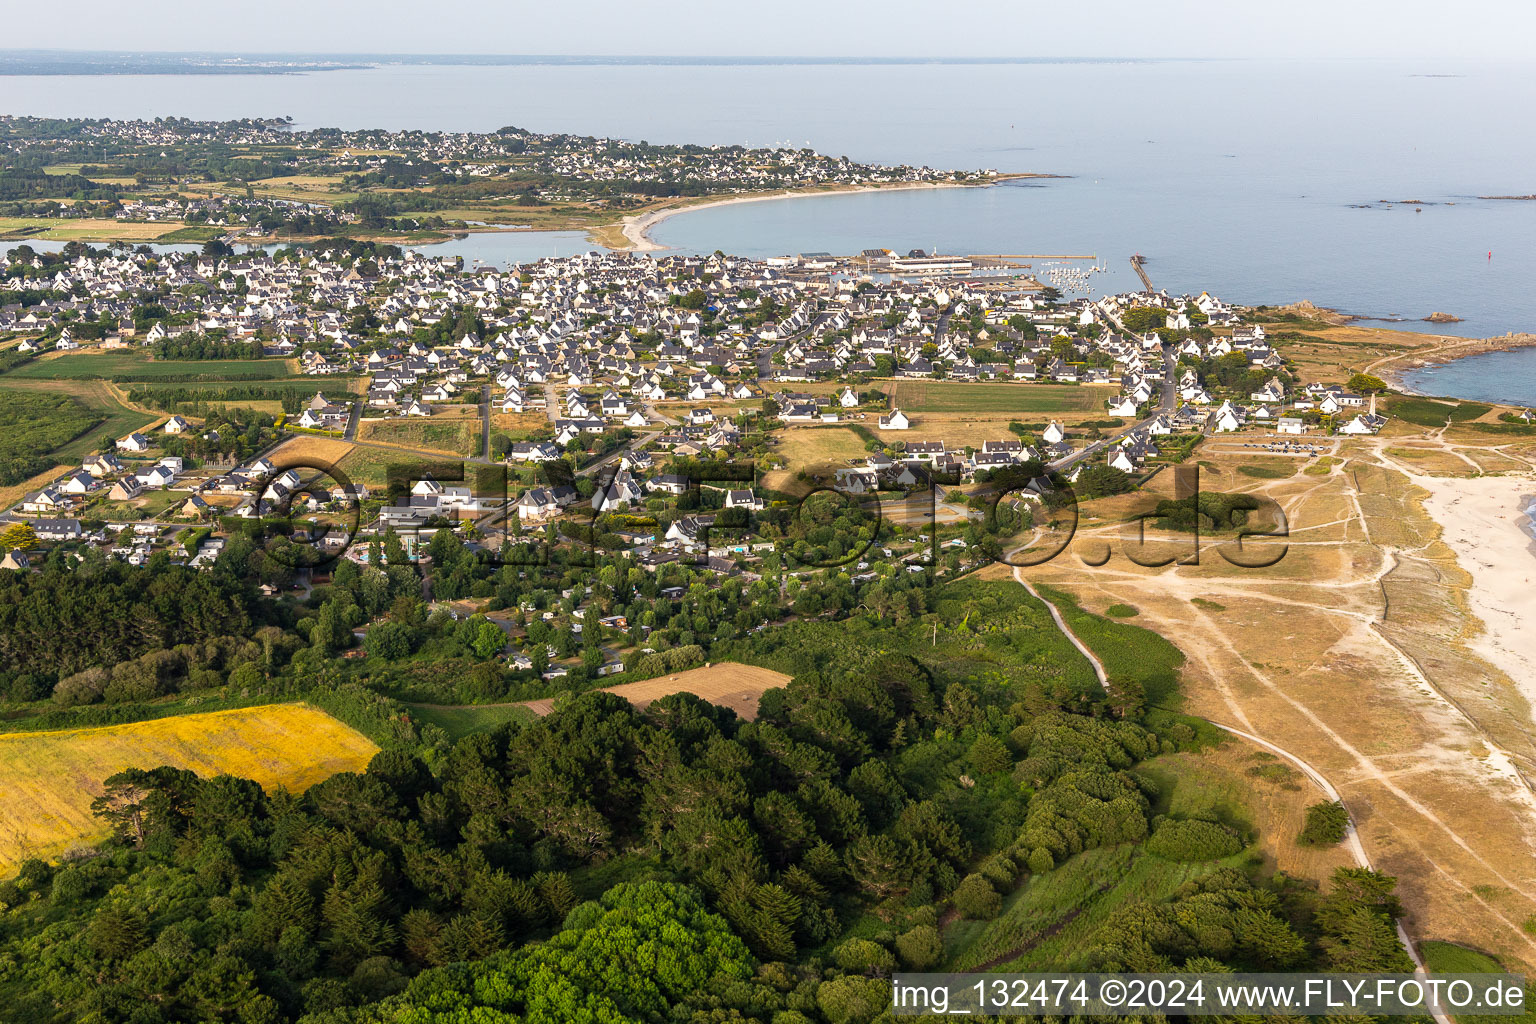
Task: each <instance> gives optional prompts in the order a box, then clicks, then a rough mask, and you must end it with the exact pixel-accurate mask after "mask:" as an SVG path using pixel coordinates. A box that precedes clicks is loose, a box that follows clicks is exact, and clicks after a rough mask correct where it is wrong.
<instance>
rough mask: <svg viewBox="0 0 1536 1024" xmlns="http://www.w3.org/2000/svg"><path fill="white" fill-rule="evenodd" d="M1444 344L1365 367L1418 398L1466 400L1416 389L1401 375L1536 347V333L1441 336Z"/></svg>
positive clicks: (1497, 403) (1512, 332) (1396, 388)
mask: <svg viewBox="0 0 1536 1024" xmlns="http://www.w3.org/2000/svg"><path fill="white" fill-rule="evenodd" d="M1441 337H1442V339H1443V340H1444V344H1440V345H1435V346H1431V347H1428V348H1426V349H1424V350H1422V351H1418V352H1404V353H1403V354H1402V355H1396V356H1389V357H1388V358H1387V359H1385V360H1383V361H1381V362H1378V363H1376V364H1373V366H1370V367H1367V368H1366V370H1365V372H1366V373H1372V374H1375V375H1376V376H1378V377H1380V378H1381V379H1382V380H1384V381H1386V382H1387V384H1388V385H1389V386H1390V387H1392V389H1393V390H1395V391H1399V392H1401V393H1403V394H1405V395H1414V396H1416V397H1420V398H1452V399H1453V400H1454V401H1458V402H1467V401H1472V399H1467V398H1454V396H1450V395H1431V394H1429V393H1428V392H1425V391H1421V390H1419V389H1418V388H1414V387H1411V386H1410V385H1408V384H1407V383H1405V382H1404V380H1403V375H1404V374H1405V373H1409V372H1411V371H1413V370H1420V369H1423V368H1425V367H1428V366H1448V365H1450V364H1451V363H1454V362H1456V361H1457V360H1459V359H1466V358H1467V357H1469V356H1477V355H1485V354H1487V353H1489V352H1509V351H1513V350H1514V349H1518V348H1530V347H1532V346H1536V334H1526V333H1524V332H1520V333H1517V332H1514V331H1510V332H1509V333H1507V334H1504V335H1502V336H1500V337H1496V338H1450V337H1446V336H1444V335H1441ZM1493 404H1495V405H1509V404H1511V403H1509V402H1495V403H1493Z"/></svg>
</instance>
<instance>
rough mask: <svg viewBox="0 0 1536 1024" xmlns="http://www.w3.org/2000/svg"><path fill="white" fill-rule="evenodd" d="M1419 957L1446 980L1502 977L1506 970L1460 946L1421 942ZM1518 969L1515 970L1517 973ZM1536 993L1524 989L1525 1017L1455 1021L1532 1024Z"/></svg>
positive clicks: (1460, 1016)
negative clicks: (1449, 977)
mask: <svg viewBox="0 0 1536 1024" xmlns="http://www.w3.org/2000/svg"><path fill="white" fill-rule="evenodd" d="M1419 955H1420V956H1422V957H1423V958H1424V966H1425V967H1426V968H1427V969H1428V970H1429V973H1430V974H1431V975H1434V976H1438V977H1444V976H1446V975H1448V974H1503V973H1505V971H1506V968H1505V967H1504V965H1503V964H1501V963H1499V962H1498V961H1497V960H1495V959H1494V958H1493V957H1491V956H1489V955H1488V954H1487V953H1480V952H1478V951H1477V950H1475V949H1468V948H1467V947H1466V946H1458V945H1456V944H1455V943H1454V942H1421V943H1419ZM1518 969H1519V968H1518V967H1516V970H1518ZM1533 998H1536V993H1533V990H1532V989H1531V987H1530V986H1529V985H1527V986H1526V989H1525V1006H1526V1010H1525V1012H1524V1013H1520V1014H1515V1015H1513V1016H1507V1017H1506V1016H1498V1017H1495V1016H1493V1015H1491V1014H1477V1013H1458V1014H1457V1015H1456V1020H1457V1021H1458V1022H1459V1024H1500V1022H1503V1024H1529V1022H1531V1021H1533V1020H1536V1008H1533V1007H1536V1004H1533V1003H1532V999H1533Z"/></svg>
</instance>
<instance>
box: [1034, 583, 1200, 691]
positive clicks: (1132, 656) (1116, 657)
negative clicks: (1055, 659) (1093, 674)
mask: <svg viewBox="0 0 1536 1024" xmlns="http://www.w3.org/2000/svg"><path fill="white" fill-rule="evenodd" d="M1035 589H1037V590H1039V591H1040V596H1041V597H1044V598H1045V599H1046V600H1047V601H1050V602H1051V603H1052V604H1054V605H1055V606H1056V609H1057V610H1058V611H1060V612H1061V617H1062V618H1063V619H1065V620H1066V622H1067V625H1068V626H1070V627H1071V628H1072V632H1074V633H1076V634H1077V637H1078V639H1079V640H1081V641H1082V642H1083V643H1085V644H1087V645H1088V649H1089V650H1091V651H1093V653H1094V654H1095V655H1097V656H1098V658H1099V660H1100V661H1101V662H1103V663H1104V672H1105V674H1107V675H1108V676H1109V681H1110V684H1111V685H1112V686H1113V685H1114V684H1116V683H1118V682H1121V681H1134V682H1135V683H1137V684H1139V685H1140V686H1141V688H1142V691H1143V692H1144V693H1145V694H1146V697H1147V703H1148V704H1152V705H1161V706H1165V707H1166V706H1170V705H1172V704H1174V703H1175V702H1176V701H1177V699H1178V691H1179V667H1180V666H1181V665H1183V664H1184V652H1182V651H1180V650H1179V649H1178V648H1177V647H1175V646H1174V645H1173V644H1171V643H1169V642H1168V641H1167V640H1165V639H1164V638H1163V637H1162V635H1161V634H1158V633H1154V632H1153V631H1152V630H1150V629H1144V628H1142V627H1141V626H1133V625H1130V624H1129V623H1126V622H1113V621H1111V620H1109V619H1106V618H1101V617H1100V616H1098V615H1094V614H1092V613H1091V612H1086V611H1084V610H1083V609H1082V608H1080V607H1079V606H1078V604H1077V602H1076V601H1074V600H1073V599H1072V596H1071V595H1070V594H1068V593H1066V592H1065V591H1062V590H1057V589H1056V588H1054V587H1048V586H1044V585H1040V586H1037V587H1036V588H1035Z"/></svg>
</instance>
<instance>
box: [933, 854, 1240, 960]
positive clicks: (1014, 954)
mask: <svg viewBox="0 0 1536 1024" xmlns="http://www.w3.org/2000/svg"><path fill="white" fill-rule="evenodd" d="M1244 856H1245V855H1244V854H1237V855H1235V856H1234V857H1230V858H1227V859H1226V860H1220V861H1208V862H1205V863H1199V864H1181V863H1174V862H1172V861H1166V860H1162V859H1161V858H1158V857H1154V856H1152V855H1151V854H1149V853H1145V852H1143V851H1142V850H1141V849H1140V848H1139V847H1136V846H1132V845H1129V844H1123V845H1120V846H1112V847H1108V848H1106V849H1098V850H1088V851H1085V852H1083V853H1080V854H1078V855H1077V856H1075V857H1072V858H1070V859H1069V860H1067V861H1065V862H1064V863H1062V864H1061V865H1060V866H1059V867H1057V868H1056V869H1055V870H1054V871H1051V872H1048V873H1046V874H1044V875H1037V876H1032V877H1031V878H1030V879H1029V880H1028V882H1026V883H1025V884H1024V885H1023V886H1021V887H1020V888H1019V889H1017V890H1015V891H1014V893H1013V894H1012V895H1011V896H1009V897H1008V898H1007V899H1006V900H1005V901H1004V904H1003V911H1002V913H1001V914H999V915H998V916H997V917H996V918H995V919H993V920H991V921H957V922H956V923H955V924H953V925H951V926H950V928H949V929H947V931H946V933H945V936H944V945H945V952H946V954H947V956H946V960H947V963H946V965H945V970H951V971H970V970H977V969H980V968H983V966H985V968H986V969H988V970H1001V969H1003V968H1004V967H1005V966H1006V968H1007V969H1008V970H1013V971H1031V970H1051V969H1060V970H1070V969H1073V968H1076V967H1080V966H1081V965H1082V957H1083V955H1084V954H1085V953H1087V952H1088V951H1089V950H1091V949H1093V948H1094V947H1095V946H1097V945H1099V944H1100V943H1101V942H1102V941H1103V940H1102V938H1101V937H1100V935H1099V930H1100V927H1101V925H1102V924H1103V923H1104V921H1105V920H1106V919H1107V918H1108V917H1109V916H1110V915H1111V914H1113V913H1114V912H1115V911H1116V910H1119V909H1120V908H1121V907H1124V906H1125V905H1126V904H1128V903H1132V902H1135V901H1138V900H1148V901H1153V902H1156V901H1160V900H1164V899H1167V898H1168V896H1169V895H1171V894H1172V893H1173V891H1174V890H1175V889H1177V888H1178V887H1179V886H1180V885H1183V884H1184V883H1185V882H1187V881H1189V880H1190V879H1191V878H1196V877H1199V876H1200V875H1204V874H1207V873H1209V872H1210V871H1212V870H1213V869H1215V868H1217V867H1221V866H1224V865H1226V864H1229V863H1230V864H1237V863H1241V862H1242V860H1243V859H1244Z"/></svg>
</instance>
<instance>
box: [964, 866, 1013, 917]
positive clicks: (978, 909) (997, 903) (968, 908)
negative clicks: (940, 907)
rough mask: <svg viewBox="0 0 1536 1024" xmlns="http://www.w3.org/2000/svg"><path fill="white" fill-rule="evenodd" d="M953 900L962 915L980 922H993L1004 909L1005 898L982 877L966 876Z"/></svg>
mask: <svg viewBox="0 0 1536 1024" xmlns="http://www.w3.org/2000/svg"><path fill="white" fill-rule="evenodd" d="M953 898H954V903H955V907H956V909H958V910H959V911H960V913H962V914H964V915H965V916H966V917H969V918H973V919H975V920H978V921H986V920H991V919H992V918H994V917H996V916H997V912H998V911H999V910H1001V909H1003V898H1002V897H1001V896H999V895H998V893H997V890H996V889H994V888H992V883H991V882H989V881H987V880H986V879H985V878H983V877H982V876H981V875H966V876H965V879H964V880H963V881H962V882H961V883H960V885H959V886H958V887H957V888H956V889H955V895H954V897H953Z"/></svg>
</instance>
